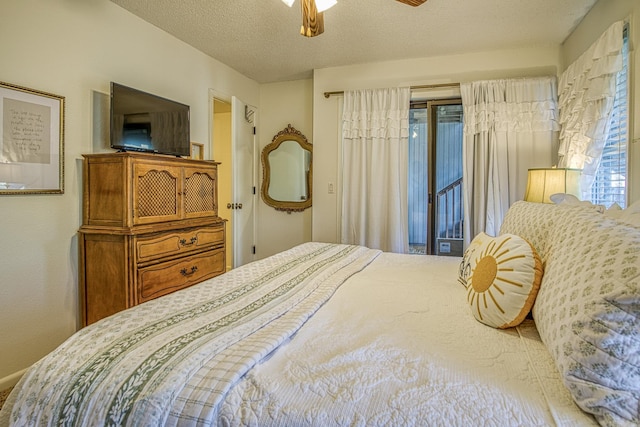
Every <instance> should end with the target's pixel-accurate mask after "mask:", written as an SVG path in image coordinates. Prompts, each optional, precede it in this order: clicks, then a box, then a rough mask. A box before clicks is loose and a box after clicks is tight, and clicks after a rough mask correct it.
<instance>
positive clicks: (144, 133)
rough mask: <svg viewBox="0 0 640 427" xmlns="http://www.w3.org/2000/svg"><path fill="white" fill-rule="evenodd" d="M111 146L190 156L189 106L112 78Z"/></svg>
mask: <svg viewBox="0 0 640 427" xmlns="http://www.w3.org/2000/svg"><path fill="white" fill-rule="evenodd" d="M111 148H115V149H118V150H125V151H127V150H129V151H146V152H151V153H159V154H170V155H174V156H189V155H190V154H191V149H190V138H189V106H188V105H185V104H181V103H179V102H175V101H171V100H169V99H165V98H162V97H159V96H156V95H152V94H150V93H146V92H142V91H140V90H137V89H133V88H130V87H127V86H123V85H121V84H118V83H114V82H111Z"/></svg>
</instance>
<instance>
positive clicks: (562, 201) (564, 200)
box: [549, 193, 606, 213]
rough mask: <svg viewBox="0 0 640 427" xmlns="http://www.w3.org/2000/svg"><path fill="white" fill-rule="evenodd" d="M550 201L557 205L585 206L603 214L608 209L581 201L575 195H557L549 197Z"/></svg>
mask: <svg viewBox="0 0 640 427" xmlns="http://www.w3.org/2000/svg"><path fill="white" fill-rule="evenodd" d="M549 199H551V201H552V202H553V203H555V204H556V205H572V206H585V207H590V208H593V209H594V210H596V211H597V212H600V213H603V212H604V211H605V210H606V209H605V207H604V205H594V204H593V203H591V202H589V201H587V200H580V199H578V198H577V197H576V196H574V195H573V194H566V193H556V194H552V195H551V196H549Z"/></svg>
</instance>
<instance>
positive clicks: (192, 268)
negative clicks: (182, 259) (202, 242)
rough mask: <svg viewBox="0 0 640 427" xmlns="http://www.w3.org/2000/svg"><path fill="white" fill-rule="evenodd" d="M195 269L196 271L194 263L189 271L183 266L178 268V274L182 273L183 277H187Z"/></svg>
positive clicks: (196, 267)
mask: <svg viewBox="0 0 640 427" xmlns="http://www.w3.org/2000/svg"><path fill="white" fill-rule="evenodd" d="M196 271H198V266H197V265H194V266H193V267H191V271H189V270H187V269H186V268H183V269H182V270H180V274H182V275H183V276H184V277H189V276H191V275H192V274H193V273H195V272H196Z"/></svg>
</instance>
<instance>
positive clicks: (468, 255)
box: [458, 232, 491, 288]
mask: <svg viewBox="0 0 640 427" xmlns="http://www.w3.org/2000/svg"><path fill="white" fill-rule="evenodd" d="M490 238H491V236H489V235H488V234H486V233H484V232H480V233H479V234H478V235H477V236H476V237H474V238H473V240H472V241H471V243H469V247H468V248H467V250H466V251H464V255H463V256H462V261H461V262H460V268H459V270H458V282H460V283H462V285H463V286H464V287H465V288H466V287H467V280H469V276H470V275H471V260H472V259H473V257H474V255H475V253H476V252H477V249H478V248H479V247H480V245H481V244H482V242H483V241H485V240H487V239H490Z"/></svg>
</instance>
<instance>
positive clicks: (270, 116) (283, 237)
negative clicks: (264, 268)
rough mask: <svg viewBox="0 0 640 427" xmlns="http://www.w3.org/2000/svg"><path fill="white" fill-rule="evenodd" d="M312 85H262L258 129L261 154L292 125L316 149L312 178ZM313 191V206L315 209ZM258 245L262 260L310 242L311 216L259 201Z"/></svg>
mask: <svg viewBox="0 0 640 427" xmlns="http://www.w3.org/2000/svg"><path fill="white" fill-rule="evenodd" d="M312 98H313V81H312V80H310V79H308V80H295V81H290V82H280V83H271V84H263V85H261V86H260V117H259V118H258V120H259V126H258V147H259V150H260V153H262V150H263V149H264V147H266V146H267V144H269V143H270V142H271V141H272V140H273V137H274V136H275V135H276V134H277V133H278V132H280V131H281V130H283V129H284V128H286V127H287V125H289V124H290V125H291V126H293V127H294V128H296V129H297V130H299V131H300V132H302V134H303V135H305V136H306V137H307V140H308V141H309V142H310V143H311V144H312V145H313V146H314V148H313V156H312V162H313V174H314V175H315V174H316V171H317V170H318V169H317V167H316V164H315V161H316V160H315V156H316V152H315V150H316V146H315V141H314V140H313V128H314V126H313V117H312V106H313V103H312ZM259 173H260V176H259V179H258V191H260V187H261V186H262V180H263V173H264V172H263V170H262V163H261V164H260V172H259ZM315 197H316V193H315V189H313V193H312V203H313V205H314V206H315V205H316V203H317V202H316V198H315ZM257 204H258V209H257V215H258V242H257V245H256V246H257V248H256V258H257V259H261V258H265V257H267V256H269V255H273V254H275V253H277V252H280V251H283V250H285V249H289V248H291V247H293V246H295V245H298V244H300V243H304V242H308V241H310V240H311V212H312V209H305V210H304V211H303V212H292V213H290V214H289V213H286V212H282V211H277V210H275V209H274V208H272V207H270V206H268V205H266V204H265V203H264V200H263V199H262V197H260V198H259V201H258V203H257Z"/></svg>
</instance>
